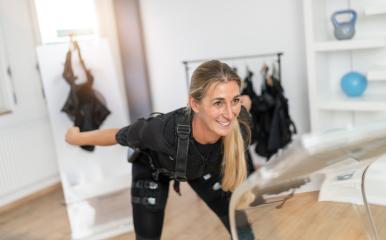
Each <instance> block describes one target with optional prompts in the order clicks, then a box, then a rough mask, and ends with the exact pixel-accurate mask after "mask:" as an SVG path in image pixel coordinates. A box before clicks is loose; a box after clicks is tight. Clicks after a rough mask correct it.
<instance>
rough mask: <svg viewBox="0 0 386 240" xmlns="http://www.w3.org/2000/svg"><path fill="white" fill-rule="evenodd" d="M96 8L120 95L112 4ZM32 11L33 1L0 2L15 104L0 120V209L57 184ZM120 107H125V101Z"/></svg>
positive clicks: (108, 0)
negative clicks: (108, 44) (108, 45)
mask: <svg viewBox="0 0 386 240" xmlns="http://www.w3.org/2000/svg"><path fill="white" fill-rule="evenodd" d="M96 3H97V11H98V16H99V21H100V28H101V35H102V36H103V37H107V38H108V41H109V43H110V46H111V49H112V53H113V58H114V64H115V66H116V70H117V74H118V78H119V82H120V89H121V91H122V94H125V93H124V92H125V91H124V84H123V74H122V67H121V64H120V58H119V48H118V42H117V37H116V28H115V22H114V13H113V8H112V0H97V1H96ZM33 10H34V8H33V0H15V1H9V0H0V28H1V30H2V33H3V41H4V43H5V50H6V51H5V55H6V60H7V62H8V63H9V65H10V67H11V69H12V81H13V84H14V86H15V92H16V96H17V100H18V102H17V104H15V106H14V108H13V112H12V113H11V114H7V115H0V206H2V205H5V204H7V203H10V202H12V201H14V200H17V199H19V198H21V197H24V196H26V195H28V194H30V193H33V192H35V191H37V190H39V189H42V188H44V187H46V186H48V185H51V184H53V183H55V182H58V181H59V176H58V166H57V156H56V152H55V148H54V144H53V138H52V133H51V130H50V129H51V128H50V126H49V124H50V122H49V119H48V116H47V106H46V102H45V99H44V96H43V93H42V85H41V80H40V75H39V71H38V70H37V68H36V66H37V56H36V46H37V45H39V36H38V35H37V34H38V31H37V28H36V22H35V19H34V17H35V15H34V12H33ZM64 100H65V99H63V102H64ZM123 104H124V105H125V106H127V103H126V102H124V103H123ZM58 111H60V109H58ZM117 127H118V126H117Z"/></svg>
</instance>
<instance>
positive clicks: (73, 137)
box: [66, 127, 80, 145]
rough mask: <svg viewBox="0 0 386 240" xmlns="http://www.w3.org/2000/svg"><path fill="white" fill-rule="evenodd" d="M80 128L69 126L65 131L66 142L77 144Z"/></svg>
mask: <svg viewBox="0 0 386 240" xmlns="http://www.w3.org/2000/svg"><path fill="white" fill-rule="evenodd" d="M79 137H80V130H79V128H78V127H71V128H69V129H68V130H67V133H66V142H67V143H69V144H71V145H79V144H80V142H79Z"/></svg>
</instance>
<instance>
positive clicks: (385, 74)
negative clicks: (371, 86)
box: [367, 68, 386, 81]
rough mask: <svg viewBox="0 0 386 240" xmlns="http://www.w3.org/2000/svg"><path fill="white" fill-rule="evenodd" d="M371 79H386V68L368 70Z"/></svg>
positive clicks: (368, 76)
mask: <svg viewBox="0 0 386 240" xmlns="http://www.w3.org/2000/svg"><path fill="white" fill-rule="evenodd" d="M367 80H369V81H386V68H379V69H370V70H369V71H368V72H367Z"/></svg>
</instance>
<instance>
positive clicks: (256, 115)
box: [241, 72, 296, 159]
mask: <svg viewBox="0 0 386 240" xmlns="http://www.w3.org/2000/svg"><path fill="white" fill-rule="evenodd" d="M252 77H253V73H251V72H249V73H248V75H247V77H246V78H245V80H244V82H245V88H244V89H243V91H242V93H241V94H245V95H248V96H249V97H250V98H251V100H252V106H251V111H250V113H251V115H252V121H253V129H252V143H256V146H255V152H256V153H257V154H258V155H260V156H263V157H266V158H267V159H269V158H270V157H271V156H272V155H274V154H275V153H276V152H277V151H278V150H279V149H281V148H283V147H285V146H286V145H287V144H288V143H289V142H291V140H292V135H293V134H295V133H296V127H295V124H294V122H293V121H292V119H291V117H290V116H289V111H288V100H287V98H286V97H285V96H284V90H283V88H282V86H281V84H280V81H279V80H278V79H276V78H274V77H273V76H271V78H272V81H271V82H272V85H271V86H270V85H268V84H267V83H266V79H265V87H264V88H263V90H262V94H261V95H257V94H256V93H255V91H254V89H253V83H252Z"/></svg>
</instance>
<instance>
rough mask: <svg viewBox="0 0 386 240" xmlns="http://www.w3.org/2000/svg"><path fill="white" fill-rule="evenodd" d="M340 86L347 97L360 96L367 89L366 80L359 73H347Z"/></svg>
mask: <svg viewBox="0 0 386 240" xmlns="http://www.w3.org/2000/svg"><path fill="white" fill-rule="evenodd" d="M340 86H341V87H342V90H343V92H344V93H345V94H346V95H347V96H349V97H358V96H362V94H363V93H364V91H365V90H366V88H367V78H366V76H365V75H363V74H362V73H359V72H348V73H346V74H345V75H344V76H343V77H342V79H341V81H340Z"/></svg>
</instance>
